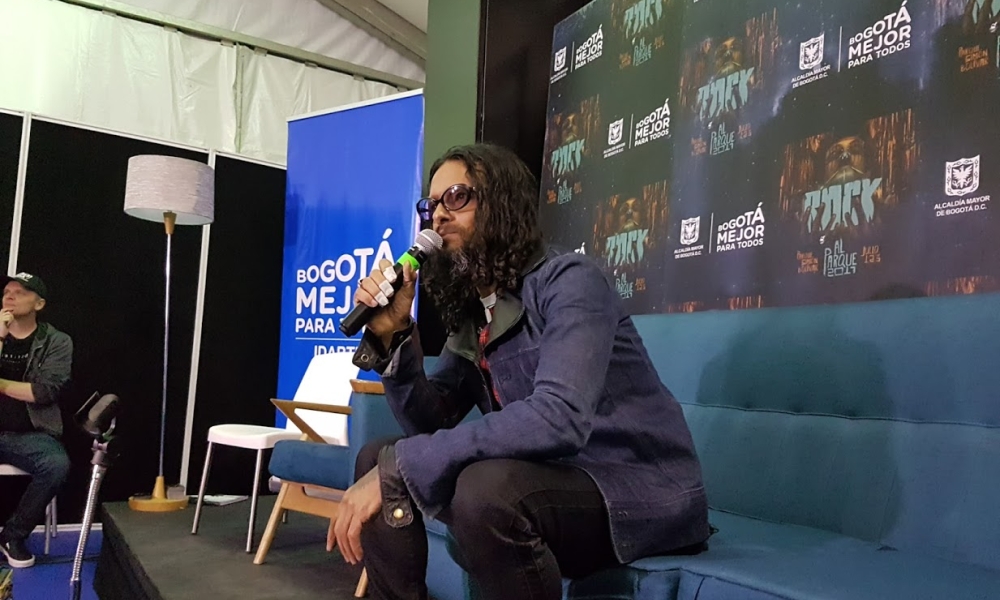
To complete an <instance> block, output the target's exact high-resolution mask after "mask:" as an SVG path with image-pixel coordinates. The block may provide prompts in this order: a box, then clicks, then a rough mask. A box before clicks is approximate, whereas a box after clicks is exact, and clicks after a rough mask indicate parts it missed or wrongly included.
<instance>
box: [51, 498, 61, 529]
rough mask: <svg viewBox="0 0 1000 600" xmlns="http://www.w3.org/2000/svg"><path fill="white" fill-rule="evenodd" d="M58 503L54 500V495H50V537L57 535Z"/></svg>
mask: <svg viewBox="0 0 1000 600" xmlns="http://www.w3.org/2000/svg"><path fill="white" fill-rule="evenodd" d="M58 511H59V503H58V502H57V501H56V496H52V537H57V536H58V535H59V527H58V525H59V512H58Z"/></svg>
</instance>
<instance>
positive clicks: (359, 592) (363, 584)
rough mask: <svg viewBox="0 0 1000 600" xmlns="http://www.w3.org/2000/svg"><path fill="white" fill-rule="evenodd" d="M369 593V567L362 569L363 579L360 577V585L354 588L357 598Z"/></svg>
mask: <svg viewBox="0 0 1000 600" xmlns="http://www.w3.org/2000/svg"><path fill="white" fill-rule="evenodd" d="M367 595H368V569H362V570H361V579H358V587H357V589H355V590H354V597H355V598H364V597H365V596H367Z"/></svg>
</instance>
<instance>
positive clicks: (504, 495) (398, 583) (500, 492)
mask: <svg viewBox="0 0 1000 600" xmlns="http://www.w3.org/2000/svg"><path fill="white" fill-rule="evenodd" d="M389 443H392V440H379V441H376V442H372V443H369V444H368V445H366V446H365V447H364V448H362V450H361V452H360V453H359V454H358V461H357V465H356V468H355V477H356V478H359V477H361V476H362V475H364V474H365V473H367V472H368V471H370V470H371V469H372V468H374V467H375V465H376V464H377V462H378V453H379V450H380V449H381V448H382V447H383V446H385V445H386V444H389ZM413 513H414V519H413V523H411V524H410V525H408V526H406V527H401V528H398V529H397V528H393V527H391V526H389V524H388V523H386V522H385V519H384V518H383V517H382V515H381V513H379V514H376V515H375V517H373V518H372V519H371V520H370V521H369V522H367V523H365V525H364V527H362V529H361V547H362V549H363V551H364V564H365V567H366V568H367V569H368V577H369V580H370V584H369V586H370V592H371V597H372V598H373V599H374V600H411V599H413V600H424V599H426V598H427V586H426V584H425V582H424V580H425V578H426V572H427V534H426V532H425V529H424V523H423V518H422V516H421V514H420V511H419V510H416V509H415V508H414V511H413ZM439 519H440V520H441V521H442V522H444V523H445V524H447V525H448V528H449V530H450V531H451V534H452V536H454V538H455V541H456V542H457V545H458V549H459V554H460V556H458V557H456V559H457V560H458V562H459V564H461V566H462V568H463V569H465V570H466V572H468V573H469V575H470V576H471V577H472V579H473V580H474V581H475V582H476V584H477V585H478V587H479V591H480V592H481V594H482V597H483V598H485V599H487V600H497V599H500V598H503V599H505V600H520V599H525V600H529V599H531V600H558V599H559V598H561V597H562V581H561V580H562V577H570V578H577V577H583V576H585V575H588V574H590V573H592V572H594V571H596V570H598V569H601V568H604V567H609V566H612V565H616V564H618V561H617V559H616V558H615V554H614V550H613V548H612V545H611V531H610V528H609V525H608V514H607V509H606V507H605V505H604V499H603V497H602V496H601V494H600V491H599V490H598V489H597V486H596V484H594V482H593V480H592V479H591V478H590V476H589V475H587V474H586V473H584V472H583V471H581V470H579V469H576V468H575V467H570V466H566V465H560V464H556V463H536V462H529V461H521V460H507V459H502V460H484V461H481V462H476V463H473V464H471V465H469V466H468V467H466V468H465V470H464V471H462V473H461V475H459V477H458V481H457V483H456V485H455V496H454V498H453V499H452V501H451V504H450V506H449V507H448V508H447V509H445V510H444V511H442V513H441V514H440V515H439Z"/></svg>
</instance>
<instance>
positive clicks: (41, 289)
mask: <svg viewBox="0 0 1000 600" xmlns="http://www.w3.org/2000/svg"><path fill="white" fill-rule="evenodd" d="M2 281H3V284H4V286H6V285H7V284H8V283H10V282H11V281H16V282H18V283H20V284H21V285H23V286H24V289H26V290H31V291H32V292H35V293H36V294H38V295H39V296H40V297H41V298H42V299H43V300H44V299H45V297H46V296H48V295H49V288H48V287H46V285H45V282H44V281H42V278H41V277H39V276H38V275H32V274H31V273H24V272H21V273H18V274H17V275H3V276H2Z"/></svg>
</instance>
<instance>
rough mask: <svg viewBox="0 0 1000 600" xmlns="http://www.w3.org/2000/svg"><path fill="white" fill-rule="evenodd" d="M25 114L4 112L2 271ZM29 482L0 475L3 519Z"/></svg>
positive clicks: (0, 139) (0, 129) (0, 136)
mask: <svg viewBox="0 0 1000 600" xmlns="http://www.w3.org/2000/svg"><path fill="white" fill-rule="evenodd" d="M21 123H22V120H21V117H18V116H15V115H8V114H4V113H0V251H2V254H0V258H2V261H3V264H2V265H0V271H3V272H4V273H6V272H7V261H8V259H9V258H10V257H9V255H8V249H9V248H10V229H11V224H12V223H13V221H14V194H15V193H16V191H17V161H18V157H19V155H20V152H21ZM26 485H27V478H25V477H17V478H14V477H3V478H0V490H4V492H3V493H2V494H0V523H3V522H4V521H6V520H7V517H8V516H9V515H10V512H11V511H12V510H14V506H15V505H16V504H17V499H18V498H20V497H21V493H22V492H23V491H24V487H25V486H26Z"/></svg>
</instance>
